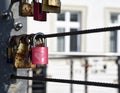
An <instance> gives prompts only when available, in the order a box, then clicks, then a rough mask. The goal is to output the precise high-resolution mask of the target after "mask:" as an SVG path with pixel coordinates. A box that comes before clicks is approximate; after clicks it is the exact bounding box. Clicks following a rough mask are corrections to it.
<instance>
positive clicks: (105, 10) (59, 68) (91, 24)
mask: <svg viewBox="0 0 120 93" xmlns="http://www.w3.org/2000/svg"><path fill="white" fill-rule="evenodd" d="M61 3H62V5H61V13H60V14H52V13H48V14H47V21H46V22H41V21H34V20H33V18H32V17H27V25H26V30H27V34H30V33H37V32H43V33H44V34H51V33H61V32H73V31H80V30H84V29H94V28H102V27H110V26H118V25H119V24H120V5H119V3H120V1H119V0H109V1H108V0H101V1H99V0H74V1H73V0H69V1H68V0H61ZM12 33H14V31H13V32H12ZM119 38H120V32H119V31H115V32H102V33H94V34H85V35H73V36H66V37H55V38H48V39H47V45H48V47H49V53H51V52H57V53H60V52H63V53H68V54H69V53H70V52H73V53H79V52H88V53H106V52H115V53H116V52H120V48H119V47H120V40H119ZM72 61H73V77H72V79H74V80H85V75H84V74H85V67H84V66H83V65H84V60H83V59H78V58H77V59H72ZM70 62H71V58H70V59H57V60H56V59H50V60H49V64H48V69H47V76H48V77H51V78H63V79H71V78H70V76H71V75H70V73H71V72H70V69H71V63H70ZM89 64H90V65H91V67H89V68H88V78H87V79H88V80H89V81H100V82H108V83H109V82H110V83H117V80H118V76H117V75H118V72H117V64H116V63H115V61H111V60H109V61H108V60H107V61H103V58H102V59H100V58H99V59H98V58H90V59H89ZM30 88H31V87H29V91H28V93H32V88H31V89H30ZM108 91H109V92H110V93H117V92H118V90H117V89H112V88H101V87H88V93H101V92H108ZM46 92H47V93H56V92H57V93H85V88H84V86H82V85H73V86H72V92H71V86H70V85H69V84H57V83H47V91H46Z"/></svg>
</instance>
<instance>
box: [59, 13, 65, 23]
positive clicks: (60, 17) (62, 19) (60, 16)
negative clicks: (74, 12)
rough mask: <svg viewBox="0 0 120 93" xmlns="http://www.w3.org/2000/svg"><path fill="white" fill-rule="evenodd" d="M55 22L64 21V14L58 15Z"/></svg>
mask: <svg viewBox="0 0 120 93" xmlns="http://www.w3.org/2000/svg"><path fill="white" fill-rule="evenodd" d="M57 20H59V21H65V13H60V14H58V17H57Z"/></svg>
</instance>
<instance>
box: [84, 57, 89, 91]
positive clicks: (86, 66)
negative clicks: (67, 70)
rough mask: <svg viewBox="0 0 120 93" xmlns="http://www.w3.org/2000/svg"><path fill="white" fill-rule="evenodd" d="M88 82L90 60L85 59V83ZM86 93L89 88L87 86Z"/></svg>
mask: <svg viewBox="0 0 120 93" xmlns="http://www.w3.org/2000/svg"><path fill="white" fill-rule="evenodd" d="M87 80H88V60H87V59H85V81H87ZM85 93H88V87H87V85H85Z"/></svg>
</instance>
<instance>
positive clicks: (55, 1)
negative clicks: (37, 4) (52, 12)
mask: <svg viewBox="0 0 120 93" xmlns="http://www.w3.org/2000/svg"><path fill="white" fill-rule="evenodd" d="M48 5H50V6H56V7H60V6H61V2H60V0H48Z"/></svg>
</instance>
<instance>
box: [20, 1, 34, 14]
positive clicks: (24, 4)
mask: <svg viewBox="0 0 120 93" xmlns="http://www.w3.org/2000/svg"><path fill="white" fill-rule="evenodd" d="M19 15H20V16H33V1H32V0H20V5H19Z"/></svg>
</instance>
